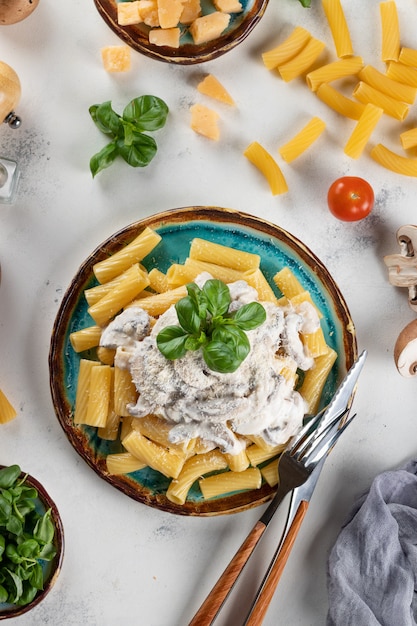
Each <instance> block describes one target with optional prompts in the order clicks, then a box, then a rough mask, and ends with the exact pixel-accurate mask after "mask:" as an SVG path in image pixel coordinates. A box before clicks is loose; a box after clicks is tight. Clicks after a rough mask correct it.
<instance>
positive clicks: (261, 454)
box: [246, 443, 286, 467]
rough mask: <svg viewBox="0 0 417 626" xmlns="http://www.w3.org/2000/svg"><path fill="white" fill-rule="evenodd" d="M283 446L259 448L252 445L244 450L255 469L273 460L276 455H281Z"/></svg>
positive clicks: (283, 444)
mask: <svg viewBox="0 0 417 626" xmlns="http://www.w3.org/2000/svg"><path fill="white" fill-rule="evenodd" d="M285 446H286V444H285V443H282V444H278V445H276V446H268V445H266V446H265V445H262V446H260V445H258V444H256V443H254V444H252V445H251V446H249V447H248V448H246V454H247V455H248V459H249V461H250V464H251V465H252V466H253V467H256V466H257V465H261V463H265V461H268V460H269V459H272V458H274V457H275V456H277V454H281V452H282V451H283V450H284V449H285Z"/></svg>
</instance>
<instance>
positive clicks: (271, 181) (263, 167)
mask: <svg viewBox="0 0 417 626" xmlns="http://www.w3.org/2000/svg"><path fill="white" fill-rule="evenodd" d="M243 154H244V156H245V157H246V158H247V159H248V160H249V161H250V162H251V163H252V164H253V165H254V166H255V167H256V168H257V169H258V170H259V171H260V172H261V173H262V174H263V176H264V177H265V178H266V180H267V182H268V185H269V188H270V189H271V192H272V194H273V195H274V196H277V195H279V194H282V193H286V192H287V191H288V185H287V181H286V180H285V177H284V174H283V173H282V171H281V169H280V167H279V165H278V163H277V162H276V161H275V159H274V158H273V157H272V156H271V155H270V154H269V152H268V151H267V150H265V148H264V147H263V146H261V144H260V143H258V142H257V141H253V142H252V143H251V144H250V145H249V146H248V147H247V148H246V150H245V151H244V153H243Z"/></svg>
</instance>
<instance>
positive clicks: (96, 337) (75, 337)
mask: <svg viewBox="0 0 417 626" xmlns="http://www.w3.org/2000/svg"><path fill="white" fill-rule="evenodd" d="M102 330H103V329H102V328H101V327H100V326H89V327H88V328H82V329H81V330H76V331H75V332H73V333H71V334H70V342H71V345H72V347H73V349H74V350H75V352H84V350H89V349H90V348H95V347H96V346H98V344H99V343H100V337H101V332H102Z"/></svg>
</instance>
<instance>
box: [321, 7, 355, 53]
mask: <svg viewBox="0 0 417 626" xmlns="http://www.w3.org/2000/svg"><path fill="white" fill-rule="evenodd" d="M322 5H323V9H324V12H325V14H326V18H327V21H328V24H329V27H330V31H331V33H332V37H333V41H334V45H335V48H336V54H337V56H338V57H340V58H344V57H349V56H352V55H353V47H352V41H351V37H350V32H349V28H348V25H347V22H346V17H345V14H344V12H343V8H342V5H341V3H340V0H322Z"/></svg>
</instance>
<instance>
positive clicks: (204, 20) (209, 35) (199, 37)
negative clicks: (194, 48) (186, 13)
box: [190, 11, 230, 45]
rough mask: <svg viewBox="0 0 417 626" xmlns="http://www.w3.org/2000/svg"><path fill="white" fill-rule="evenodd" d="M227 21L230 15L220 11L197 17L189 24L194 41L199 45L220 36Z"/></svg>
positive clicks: (227, 23) (226, 25)
mask: <svg viewBox="0 0 417 626" xmlns="http://www.w3.org/2000/svg"><path fill="white" fill-rule="evenodd" d="M229 22H230V15H229V14H228V13H221V12H220V11H215V12H214V13H209V14H208V15H203V16H202V17H198V18H197V19H196V20H194V22H193V23H192V24H191V26H190V33H191V36H192V38H193V41H194V43H195V44H196V45H199V44H202V43H206V42H207V41H212V40H213V39H216V38H217V37H220V35H221V34H222V32H223V31H224V30H225V29H226V28H227V27H228V25H229Z"/></svg>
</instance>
